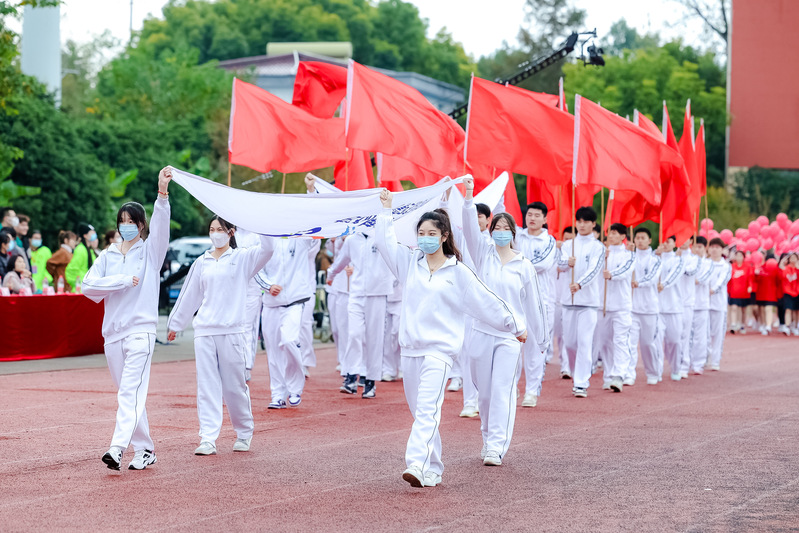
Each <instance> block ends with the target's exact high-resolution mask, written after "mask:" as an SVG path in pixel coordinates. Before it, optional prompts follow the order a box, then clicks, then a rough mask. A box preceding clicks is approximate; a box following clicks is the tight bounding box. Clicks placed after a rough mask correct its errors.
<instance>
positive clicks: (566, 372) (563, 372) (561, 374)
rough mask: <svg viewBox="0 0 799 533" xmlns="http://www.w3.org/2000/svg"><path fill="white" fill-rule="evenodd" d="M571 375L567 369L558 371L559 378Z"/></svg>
mask: <svg viewBox="0 0 799 533" xmlns="http://www.w3.org/2000/svg"><path fill="white" fill-rule="evenodd" d="M571 378H572V375H571V373H570V372H569V371H568V370H563V371H561V373H560V379H571Z"/></svg>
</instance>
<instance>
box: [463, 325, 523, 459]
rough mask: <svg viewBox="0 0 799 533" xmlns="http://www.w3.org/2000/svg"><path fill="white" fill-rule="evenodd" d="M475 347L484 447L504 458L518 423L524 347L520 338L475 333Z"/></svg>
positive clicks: (473, 360)
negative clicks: (517, 396) (518, 394)
mask: <svg viewBox="0 0 799 533" xmlns="http://www.w3.org/2000/svg"><path fill="white" fill-rule="evenodd" d="M532 344H535V343H532ZM472 345H473V346H474V347H475V348H477V349H475V350H473V351H472V354H474V355H473V357H471V359H470V361H469V362H470V365H469V366H471V370H472V375H473V376H474V378H475V382H476V385H477V391H478V398H479V400H478V401H479V407H480V430H481V431H482V433H483V444H484V445H485V446H486V449H487V450H491V451H495V452H498V453H499V455H500V457H504V456H505V454H506V453H507V452H508V447H509V446H510V440H511V437H512V436H513V425H514V423H515V421H516V390H517V389H516V386H517V384H518V382H519V376H520V373H521V359H522V350H521V347H522V344H521V343H520V342H519V341H517V340H516V339H507V338H503V337H496V336H494V335H489V334H487V333H483V332H480V331H474V332H473V334H472Z"/></svg>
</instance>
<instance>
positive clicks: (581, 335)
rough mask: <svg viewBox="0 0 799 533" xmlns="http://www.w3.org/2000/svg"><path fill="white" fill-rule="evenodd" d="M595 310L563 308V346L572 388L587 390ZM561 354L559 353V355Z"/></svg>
mask: <svg viewBox="0 0 799 533" xmlns="http://www.w3.org/2000/svg"><path fill="white" fill-rule="evenodd" d="M596 314H597V313H596V308H594V307H576V306H575V307H572V306H563V345H564V348H565V352H566V356H567V357H568V360H569V366H570V367H571V368H573V369H574V372H573V374H572V378H573V381H574V386H575V387H579V388H583V389H587V388H588V380H589V379H591V345H592V344H593V341H594V329H595V328H596ZM562 354H563V352H561V355H562Z"/></svg>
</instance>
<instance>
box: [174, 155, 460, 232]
mask: <svg viewBox="0 0 799 533" xmlns="http://www.w3.org/2000/svg"><path fill="white" fill-rule="evenodd" d="M172 176H173V180H174V181H175V182H176V183H177V184H178V185H180V186H181V187H183V188H184V189H186V190H187V191H188V192H189V194H191V195H192V196H194V197H195V198H196V199H197V200H198V201H199V202H200V203H202V204H203V205H204V206H205V207H207V208H208V209H209V210H211V211H212V212H214V213H216V214H217V215H219V216H220V217H222V218H224V219H225V220H227V221H229V222H231V223H233V224H235V225H236V226H238V227H241V228H244V229H246V230H249V231H252V232H255V233H260V234H261V235H268V236H271V237H339V236H342V235H350V234H353V233H371V232H372V231H373V230H374V224H375V220H376V218H377V215H378V214H379V213H380V212H381V211H382V209H383V205H382V204H381V203H380V192H381V189H367V190H363V191H351V192H338V193H335V192H334V193H328V194H268V193H257V192H250V191H243V190H240V189H232V188H230V187H227V186H225V185H222V184H220V183H216V182H214V181H211V180H208V179H205V178H201V177H199V176H195V175H193V174H189V173H188V172H184V171H182V170H178V169H173V171H172ZM462 181H463V180H461V179H456V180H449V179H448V178H445V179H444V180H441V181H440V182H438V183H436V184H435V185H431V186H429V187H420V188H418V189H413V190H410V191H404V192H398V193H395V194H394V202H393V213H394V220H398V219H402V218H404V217H415V219H416V220H418V218H419V217H420V216H421V215H422V213H424V211H425V210H429V209H427V207H428V206H429V205H431V204H433V203H436V204H437V202H438V201H439V198H441V195H442V194H443V193H444V192H445V191H446V190H447V189H449V188H450V187H452V185H454V184H456V183H461V182H462ZM406 240H407V237H406V238H403V239H402V241H403V242H405V241H406ZM415 242H416V236H415V232H414V235H413V243H414V244H415Z"/></svg>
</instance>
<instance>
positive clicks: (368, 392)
mask: <svg viewBox="0 0 799 533" xmlns="http://www.w3.org/2000/svg"><path fill="white" fill-rule="evenodd" d="M376 391H377V385H375V380H373V379H367V380H366V385H365V386H364V388H363V394H361V398H374V397H375V392H376Z"/></svg>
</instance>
